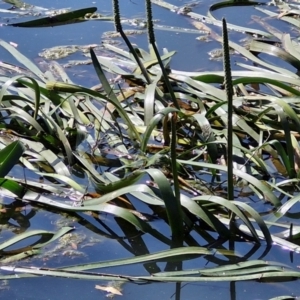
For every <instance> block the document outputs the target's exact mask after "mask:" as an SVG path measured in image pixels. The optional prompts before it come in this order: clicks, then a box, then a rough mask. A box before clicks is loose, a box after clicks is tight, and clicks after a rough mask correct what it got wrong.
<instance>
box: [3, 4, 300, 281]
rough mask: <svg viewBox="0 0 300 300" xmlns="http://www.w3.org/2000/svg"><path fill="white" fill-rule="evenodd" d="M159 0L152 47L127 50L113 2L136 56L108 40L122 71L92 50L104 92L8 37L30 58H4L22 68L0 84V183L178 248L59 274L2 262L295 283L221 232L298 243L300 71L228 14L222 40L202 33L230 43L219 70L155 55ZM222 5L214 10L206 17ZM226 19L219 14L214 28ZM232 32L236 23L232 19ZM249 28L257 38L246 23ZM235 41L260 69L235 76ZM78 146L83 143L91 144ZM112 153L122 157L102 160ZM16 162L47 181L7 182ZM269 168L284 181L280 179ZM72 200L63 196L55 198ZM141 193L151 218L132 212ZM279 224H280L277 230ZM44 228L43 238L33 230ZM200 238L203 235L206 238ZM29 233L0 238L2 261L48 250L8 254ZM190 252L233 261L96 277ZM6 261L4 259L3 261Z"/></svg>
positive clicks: (25, 197)
mask: <svg viewBox="0 0 300 300" xmlns="http://www.w3.org/2000/svg"><path fill="white" fill-rule="evenodd" d="M158 2H160V4H162V3H164V2H163V1H158ZM151 3H156V1H149V0H148V1H146V13H147V18H148V22H147V24H148V29H147V31H148V38H149V52H147V51H145V50H143V49H139V48H134V47H133V46H132V44H131V43H130V41H129V39H128V38H127V36H126V34H125V33H124V31H123V28H122V23H121V18H120V11H119V6H118V1H117V0H114V1H113V7H114V20H115V27H116V31H117V32H119V33H120V34H121V36H122V38H123V39H124V41H125V43H126V45H127V47H128V49H129V52H127V51H125V50H122V49H120V48H118V47H114V46H111V45H109V46H107V47H109V49H110V51H112V52H113V53H115V55H117V56H118V62H119V65H123V66H124V68H121V67H120V66H119V65H118V64H115V63H114V62H115V61H116V60H114V59H111V60H108V59H104V58H103V57H101V56H97V55H96V54H95V52H94V51H93V49H92V48H91V49H90V55H91V61H92V63H93V66H94V69H95V71H96V74H97V76H98V78H99V80H100V82H101V85H102V86H101V89H99V90H97V91H96V90H95V89H93V88H88V87H83V86H79V85H77V84H75V83H73V82H72V81H71V79H70V78H69V77H68V76H67V74H66V73H65V71H64V69H63V68H61V66H60V65H59V64H58V63H52V64H51V67H52V69H53V70H55V71H56V73H58V74H59V77H60V79H59V80H57V74H54V72H53V73H52V72H51V70H50V69H49V70H48V71H47V72H46V73H44V72H42V71H41V70H40V69H39V67H38V66H37V65H35V64H34V63H32V62H31V61H30V60H28V59H27V58H26V57H24V56H23V55H22V54H21V53H20V52H18V51H17V50H16V49H15V48H14V47H12V46H11V45H9V44H8V43H6V42H4V41H0V45H1V46H2V47H4V48H5V49H6V50H8V51H9V52H10V53H11V54H12V55H13V56H14V57H15V58H16V59H17V60H18V61H19V62H20V63H22V64H23V66H24V68H23V69H20V68H12V67H11V65H6V64H2V65H1V66H2V68H3V69H4V70H12V71H14V72H15V74H14V75H15V76H11V75H7V76H3V77H1V78H0V80H1V84H2V89H1V92H0V101H1V111H0V112H1V118H2V122H1V130H2V131H1V135H0V142H1V145H2V148H3V149H2V150H1V153H0V154H1V155H0V163H1V164H0V174H1V176H0V177H1V178H0V181H1V184H2V187H3V188H5V189H6V190H8V191H9V192H10V193H11V194H13V196H14V197H16V199H17V201H20V203H22V202H24V201H26V202H30V203H32V205H43V206H44V207H49V208H52V209H53V208H54V209H56V210H58V211H68V212H72V213H79V212H87V211H88V212H95V213H109V214H112V215H114V216H115V217H117V218H120V219H122V220H125V221H126V222H128V223H130V224H132V225H133V228H134V229H132V230H136V231H135V233H138V234H144V233H148V234H150V235H152V236H153V237H155V238H156V239H157V240H158V241H160V242H161V243H164V244H165V245H167V247H169V248H170V249H169V250H165V251H162V252H158V253H150V254H145V255H141V256H137V257H134V258H130V259H128V258H127V259H126V260H115V261H105V262H96V263H93V264H87V265H80V266H75V267H65V268H60V269H47V268H44V269H43V270H38V269H34V268H30V267H18V268H15V267H12V266H2V267H0V268H1V269H2V270H10V271H14V272H20V273H25V275H24V276H29V274H31V275H32V274H33V275H49V276H60V277H68V278H81V279H96V280H98V279H99V278H100V277H101V279H102V280H120V281H133V282H153V281H164V282H166V281H173V282H182V281H190V282H192V281H208V280H211V281H212V280H214V281H224V280H227V281H230V280H231V281H238V280H249V279H252V280H253V279H268V280H272V279H273V278H278V277H280V278H298V277H299V274H300V273H299V272H298V271H294V270H289V269H282V268H281V267H280V266H277V265H276V264H274V265H270V264H268V263H266V262H264V261H262V260H255V261H244V259H243V257H238V255H237V254H236V253H234V251H232V250H231V249H230V250H227V249H223V248H222V247H218V246H219V245H221V244H222V242H223V241H224V240H225V239H230V240H231V241H237V240H239V239H241V238H242V239H244V240H246V241H251V242H252V243H253V245H256V244H260V243H261V242H262V241H263V243H266V244H267V246H268V247H271V245H272V244H273V243H274V242H275V243H277V244H279V245H281V246H282V247H285V248H287V249H289V250H291V251H296V252H298V251H299V246H298V245H297V244H296V243H294V242H293V237H295V236H297V235H299V226H292V225H285V224H281V223H279V222H278V221H279V219H280V218H282V217H283V216H284V215H285V214H286V213H287V212H288V211H289V209H290V208H291V207H293V206H294V205H295V204H296V203H297V202H298V201H299V196H298V195H295V196H294V195H293V193H294V192H295V191H297V190H298V188H299V186H298V176H299V153H300V151H299V145H298V141H297V140H298V139H299V137H300V135H299V128H300V123H299V117H298V114H299V99H298V97H296V96H299V93H300V92H299V90H298V89H299V78H298V75H297V74H294V73H293V72H291V71H289V70H286V69H283V68H279V67H278V66H274V65H271V64H267V63H266V62H264V61H263V60H261V59H260V58H259V57H257V56H255V55H253V54H252V52H259V50H258V49H261V50H260V52H266V51H269V50H270V48H269V42H270V41H268V40H266V41H265V42H264V41H258V40H253V42H251V45H250V50H248V49H246V47H243V46H240V45H238V44H236V43H234V42H231V41H229V40H228V32H227V25H226V21H225V20H223V22H222V24H223V38H222V37H220V36H219V35H218V34H217V33H216V32H214V31H213V30H212V29H210V28H209V29H208V31H209V32H210V36H211V37H212V38H213V39H215V40H217V41H219V42H221V43H222V44H223V60H224V70H223V71H222V72H209V71H207V72H181V71H177V70H172V69H171V66H170V61H171V57H172V56H173V55H174V52H168V51H167V50H164V52H163V54H162V55H161V54H160V53H159V48H158V46H157V45H156V40H155V34H154V30H153V26H154V25H153V22H152V19H153V16H152V8H151ZM237 3H238V2H236V1H233V2H231V4H232V5H237ZM239 4H241V3H239ZM243 4H245V5H248V4H249V2H243ZM219 5H221V4H219ZM249 5H250V4H249ZM251 5H253V4H252V3H251ZM217 8H218V6H216V5H214V6H212V7H211V9H210V11H211V12H212V11H213V10H215V9H217ZM219 8H220V7H219ZM172 9H174V6H172ZM189 14H190V12H187V13H186V15H189ZM192 16H194V15H192ZM194 17H195V16H194ZM208 19H209V18H208ZM210 19H212V17H210ZM254 19H255V18H254ZM288 20H289V21H291V20H290V19H288ZM258 21H259V22H262V21H261V20H258ZM219 22H220V21H216V20H215V21H213V22H212V24H216V25H219V24H220V23H219ZM194 24H195V25H196V26H199V24H196V23H194ZM202 25H203V24H202ZM202 25H201V26H202ZM203 26H206V25H203ZM228 28H230V29H233V30H234V29H239V28H237V27H235V26H232V25H230V24H229V26H228ZM266 30H267V31H270V33H263V34H264V35H265V36H271V35H272V34H274V30H272V29H270V27H267V28H266ZM245 31H247V32H250V33H254V32H256V33H257V31H254V30H252V29H247V30H245ZM271 31H272V32H271ZM259 33H262V32H259ZM276 35H277V36H279V34H278V33H276ZM280 39H281V43H282V45H283V47H284V51H285V52H284V54H285V55H284V56H283V57H284V58H286V59H287V60H288V61H292V63H293V65H294V66H298V65H299V57H300V55H299V53H298V49H297V48H296V49H295V48H294V46H295V45H296V44H295V41H293V40H292V39H291V37H290V36H289V35H286V34H281V35H280ZM272 47H275V49H276V46H274V45H273V46H272ZM230 48H231V49H234V50H236V51H237V52H239V54H240V55H242V56H245V57H246V58H248V59H249V60H250V61H253V62H254V63H255V64H257V65H260V66H261V67H258V66H251V65H249V64H248V65H246V64H239V65H240V66H241V67H243V68H245V69H246V70H247V71H235V70H231V66H230V55H229V52H230ZM277 48H278V49H276V50H272V54H278V56H280V57H282V53H283V52H282V51H283V49H281V48H279V47H277ZM251 49H252V50H251ZM272 49H273V48H272ZM251 51H252V52H251ZM291 56H292V57H293V59H292V60H291ZM120 62H121V63H120ZM128 70H131V71H128ZM106 72H111V73H113V74H116V75H121V77H122V78H123V79H124V82H123V83H122V85H115V84H112V83H111V82H109V81H108V80H107V76H106ZM217 84H221V85H222V88H220V87H218V86H217ZM223 85H224V86H225V89H223ZM132 86H135V88H132ZM260 86H262V88H260ZM15 140H17V141H15ZM100 143H101V144H104V145H105V146H106V148H107V149H103V147H102V146H101V145H100ZM83 144H85V145H88V147H85V149H84V150H82V145H83ZM107 154H109V155H110V156H113V157H114V158H113V159H112V158H108V157H106V156H107ZM16 164H21V165H22V167H23V168H24V169H28V170H30V171H32V172H34V173H35V174H37V175H38V176H41V177H42V178H44V180H45V182H42V183H41V182H37V181H34V180H27V178H22V177H20V178H15V177H14V178H12V177H10V176H8V175H9V172H10V170H11V169H12V168H13V167H14V166H16ZM271 164H272V167H273V169H272V168H271V167H270V165H271ZM274 168H275V169H276V172H277V173H280V174H281V175H283V176H285V177H286V180H284V181H281V180H279V181H278V178H277V177H276V174H274V173H275V172H274ZM76 172H78V173H79V172H80V174H83V176H86V177H88V178H89V180H90V182H92V185H91V186H88V187H86V186H82V185H80V184H78V182H76V176H74V173H76ZM291 188H293V189H291ZM244 190H246V193H248V194H251V195H256V197H257V199H261V200H262V201H264V202H265V203H267V205H268V206H270V207H271V208H272V209H273V211H271V212H270V213H269V215H268V217H263V216H262V215H261V214H260V213H259V212H258V211H256V210H255V209H254V208H252V207H251V205H250V204H248V203H245V202H244V201H241V200H243V199H241V198H243V192H244ZM54 194H55V195H58V196H57V199H55V200H53V198H52V197H51V196H52V195H54ZM236 194H239V196H238V197H237V196H236ZM65 197H67V198H68V201H67V202H65V201H61V200H64V199H65ZM283 197H284V198H285V199H286V202H285V203H284V204H282V198H283ZM133 199H135V200H138V201H140V203H141V204H142V205H141V206H142V207H144V208H145V209H147V210H151V211H152V212H153V213H152V214H146V213H143V212H142V211H139V210H137V209H136V208H135V205H134V201H133ZM156 218H159V219H161V220H164V221H165V222H166V223H167V224H168V225H169V226H170V236H171V238H170V237H169V236H165V235H164V234H163V233H161V232H160V231H159V230H157V229H156V227H155V226H153V223H152V222H154V220H155V219H156ZM291 224H292V223H291ZM272 226H277V227H279V228H284V230H283V231H282V232H280V233H278V232H277V233H273V232H271V229H270V228H271V227H272ZM233 229H234V230H233ZM69 230H70V228H65V229H63V230H62V231H59V232H58V233H57V234H55V233H54V232H51V233H49V234H50V237H52V239H51V238H50V240H49V242H50V241H52V240H53V238H54V237H55V238H57V237H59V236H61V235H62V234H64V233H66V232H68V231H69ZM36 234H38V235H47V234H46V233H45V232H35V233H33V235H36ZM29 235H30V234H29ZM192 235H193V236H194V237H195V236H197V237H198V238H199V240H200V239H201V238H203V239H204V240H206V241H207V243H205V245H201V243H200V242H198V241H196V240H195V239H194V238H192ZM27 237H28V235H21V236H19V237H18V238H17V239H13V240H8V241H7V242H6V243H3V244H1V245H0V251H2V254H3V255H4V256H9V255H10V257H9V259H10V261H18V260H20V259H23V258H24V257H26V256H28V255H35V254H36V253H37V252H36V250H37V249H39V248H41V247H42V246H44V245H45V244H43V243H39V244H38V246H37V245H36V244H35V245H31V244H30V245H28V247H27V248H26V250H24V249H23V248H20V249H19V250H17V252H18V253H17V254H16V253H14V255H11V253H6V252H5V249H6V248H7V247H9V246H10V245H12V244H14V243H16V242H19V241H23V240H24V239H26V238H27ZM220 240H221V241H222V242H220ZM191 245H193V246H191ZM195 245H197V246H195ZM28 250H30V251H31V252H28ZM15 255H17V256H15ZM192 255H206V257H208V260H209V259H211V260H212V259H213V257H214V256H215V255H220V256H225V257H228V256H230V257H234V258H235V259H236V261H238V262H239V263H238V264H236V263H233V264H229V265H226V266H218V267H214V268H211V269H206V268H205V269H204V268H199V269H196V270H184V271H182V270H178V268H177V269H176V268H175V267H174V271H172V272H156V273H155V274H151V276H129V275H122V276H121V275H119V274H115V275H114V274H105V273H91V272H90V270H93V269H100V268H103V267H108V266H117V265H125V264H131V263H138V262H142V263H145V262H149V261H158V260H161V259H165V260H168V259H170V258H172V259H173V258H174V257H175V258H178V259H179V260H180V259H182V260H184V259H188V258H190V257H191V256H192ZM7 260H8V258H7V257H5V258H4V262H7ZM3 278H6V277H5V276H3Z"/></svg>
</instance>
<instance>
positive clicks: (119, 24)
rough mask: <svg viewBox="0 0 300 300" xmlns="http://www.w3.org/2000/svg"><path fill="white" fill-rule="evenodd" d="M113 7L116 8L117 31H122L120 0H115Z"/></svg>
mask: <svg viewBox="0 0 300 300" xmlns="http://www.w3.org/2000/svg"><path fill="white" fill-rule="evenodd" d="M113 9H114V19H115V20H114V21H115V28H116V31H117V32H120V31H122V25H121V18H120V7H119V0H113Z"/></svg>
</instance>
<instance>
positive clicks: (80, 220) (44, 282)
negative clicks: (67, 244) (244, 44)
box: [0, 0, 300, 300]
mask: <svg viewBox="0 0 300 300" xmlns="http://www.w3.org/2000/svg"><path fill="white" fill-rule="evenodd" d="M120 2H121V3H120V7H121V11H122V14H123V16H124V17H144V15H145V14H144V3H143V1H141V0H132V1H130V0H120ZM170 2H172V3H173V4H175V5H182V4H183V3H184V2H183V1H181V0H176V1H175V0H173V1H170ZM203 2H204V1H203ZM31 3H32V4H35V5H38V6H43V7H49V8H64V7H72V8H73V9H77V8H82V7H89V6H97V7H98V10H99V12H102V13H104V14H110V13H111V10H112V9H111V1H107V0H98V1H96V3H95V1H89V0H81V1H72V0H65V1H58V0H56V1H41V0H39V1H38V0H35V1H31ZM210 3H212V1H205V2H204V3H201V4H200V5H199V6H198V7H196V8H195V11H196V12H198V13H202V14H205V13H206V11H207V9H208V7H209V5H210ZM8 7H9V5H7V4H5V3H1V2H0V8H8ZM238 9H239V10H240V11H243V12H245V11H246V10H247V11H248V10H249V12H251V13H253V11H252V8H247V9H246V8H238ZM153 13H154V18H156V19H159V20H160V23H159V24H165V25H174V26H181V27H188V28H191V25H190V20H189V19H188V18H186V17H184V16H180V15H176V14H174V13H171V12H169V11H166V10H164V9H163V8H160V7H156V6H153ZM256 14H257V15H259V13H258V12H256ZM215 15H216V16H217V17H218V18H221V17H222V16H224V15H225V16H226V17H228V20H229V21H231V22H234V23H235V24H238V25H244V26H247V25H248V26H250V25H251V27H253V28H258V29H262V28H260V27H259V26H257V25H255V24H250V25H249V22H250V18H249V19H248V18H247V20H245V18H244V17H243V16H241V17H240V18H236V17H235V16H236V12H235V10H232V9H224V10H222V11H218V12H216V13H215ZM4 17H6V16H2V17H1V14H0V23H1V22H3V23H5V22H6V19H4ZM10 17H11V16H10ZM21 20H25V18H24V17H22V18H18V19H11V20H10V21H11V22H19V21H21ZM283 26H284V25H283ZM108 30H113V24H112V23H109V22H85V23H79V24H73V25H66V26H61V27H54V28H33V29H26V28H15V27H8V26H2V27H0V31H1V38H2V39H4V40H5V41H7V42H14V43H17V44H18V47H17V49H18V50H19V51H20V52H21V53H23V54H24V55H26V56H28V57H29V58H30V59H32V60H34V61H38V60H37V58H38V53H39V52H40V51H42V50H43V49H44V48H49V47H52V46H57V45H73V44H75V45H77V44H79V45H86V44H90V43H100V42H101V36H102V33H103V32H104V31H108ZM215 30H216V31H218V30H219V31H220V29H218V28H215ZM231 36H232V37H233V38H234V39H237V38H238V35H235V34H233V33H231ZM195 37H196V36H195V35H190V34H184V33H179V34H178V33H176V32H168V31H157V32H156V38H157V43H158V46H159V48H160V49H162V48H168V50H176V51H177V54H176V56H175V57H174V59H173V61H172V65H171V66H172V68H174V69H180V70H187V71H196V70H221V69H222V62H213V61H209V60H208V54H207V52H208V51H209V50H211V49H213V48H216V47H220V45H219V44H218V43H216V42H209V43H204V42H203V43H200V42H198V41H197V40H196V39H195ZM130 40H131V41H132V42H134V43H136V44H138V45H139V46H140V47H141V48H144V49H146V47H147V37H146V36H145V35H143V36H137V37H130ZM122 46H123V45H122ZM0 54H1V60H2V61H6V62H10V63H16V62H15V61H14V60H13V58H12V57H11V55H10V54H9V53H8V52H6V51H5V50H3V49H0ZM78 56H79V55H75V56H74V57H76V58H77V59H78V58H80V56H79V57H78ZM71 59H74V58H73V57H72V58H71ZM82 59H84V58H82ZM67 60H68V59H63V60H62V61H61V62H66V61H67ZM78 70H83V71H85V73H83V75H82V76H78V74H77V73H78ZM67 71H68V72H69V75H70V76H72V79H73V80H74V81H75V82H76V83H78V84H89V85H94V84H96V83H97V80H96V77H93V75H91V74H94V73H93V72H94V71H93V70H92V67H91V66H87V67H78V69H76V67H74V68H71V69H70V70H67ZM78 180H79V179H78ZM80 180H81V183H84V181H85V179H80ZM86 183H87V182H86ZM3 201H4V203H5V204H6V205H8V204H9V203H11V202H12V200H11V199H4V200H3ZM32 211H33V212H34V214H33V216H31V215H30V212H32ZM60 219H66V222H68V225H71V226H74V227H75V231H74V232H77V233H79V234H80V235H85V236H86V237H87V241H85V242H84V243H82V244H79V245H78V250H80V251H83V252H84V253H85V256H84V257H66V256H63V255H61V256H58V257H54V258H52V259H50V260H41V259H39V258H38V257H34V258H32V259H30V260H28V261H24V262H19V263H18V264H17V265H33V266H37V267H58V266H65V265H74V264H77V263H88V262H93V261H105V260H108V259H118V258H126V257H132V256H134V255H141V254H146V253H147V252H149V253H151V252H154V251H160V250H164V249H168V246H167V245H165V244H164V243H162V242H159V241H158V240H157V239H155V238H153V237H152V236H150V235H149V234H144V235H142V236H139V232H137V230H135V229H134V228H132V227H131V226H129V225H128V226H127V227H126V226H124V223H118V221H119V220H116V219H115V218H113V217H112V216H109V215H104V214H102V215H100V216H99V218H93V217H91V216H89V215H83V214H82V215H81V216H76V215H74V216H69V217H67V216H66V215H65V216H61V215H60V214H59V213H58V212H57V211H49V210H46V209H43V208H41V207H39V208H37V207H31V206H30V205H28V206H27V207H26V208H25V209H24V210H23V211H21V212H19V213H18V214H16V218H15V219H13V218H12V219H11V220H10V222H11V223H12V224H14V225H15V226H17V227H20V228H22V226H23V227H24V224H27V226H28V228H27V229H46V230H57V229H58V228H59V226H58V225H57V224H56V221H57V220H60ZM20 220H23V222H20ZM25 221H26V222H27V223H26V222H25ZM151 225H152V226H153V227H154V228H156V229H157V230H160V231H161V232H163V233H164V234H165V235H166V236H167V237H169V236H170V232H169V227H168V226H167V225H166V224H164V222H163V221H154V222H152V224H151ZM106 226H107V227H106ZM108 228H109V229H108ZM14 234H15V233H13V232H12V229H6V230H4V229H3V235H1V237H2V239H0V242H2V241H3V240H4V239H6V238H8V237H10V236H13V235H14ZM126 236H127V237H128V238H126ZM90 238H98V239H100V241H98V242H96V243H95V244H94V245H88V246H86V244H88V239H90ZM195 239H197V242H198V243H199V245H205V244H206V243H207V242H206V241H205V240H204V238H203V240H201V239H200V238H199V236H198V235H195ZM224 246H225V247H228V245H227V244H224ZM235 247H236V252H237V253H239V254H240V256H241V257H243V256H244V255H247V253H251V251H252V253H251V255H250V254H249V259H260V258H262V259H265V260H271V261H272V260H274V261H275V260H278V258H280V262H282V263H285V264H288V265H290V266H293V267H296V266H298V265H300V256H299V254H296V253H294V254H293V260H292V261H291V256H290V253H289V252H288V251H286V250H283V249H281V248H279V247H273V248H272V249H271V250H270V252H268V253H267V254H265V255H263V253H264V251H265V246H262V247H260V248H258V249H256V250H253V244H252V243H236V245H235ZM49 248H51V247H50V246H49ZM262 255H263V257H262ZM219 259H220V261H219V262H220V264H222V263H228V259H227V258H226V257H219ZM214 265H216V262H215V261H214V260H213V259H212V260H211V261H210V259H209V258H208V257H202V258H197V259H193V260H189V261H186V262H184V264H183V266H184V268H197V267H199V268H200V267H204V266H206V267H212V266H214ZM148 267H149V266H146V265H145V266H144V265H142V264H140V265H134V266H126V267H122V268H121V267H119V268H112V269H103V270H100V272H107V273H116V274H118V273H121V274H133V275H149V272H150V270H151V268H149V269H147V268H148ZM150 267H152V269H153V270H156V272H157V271H158V270H161V271H163V270H164V269H165V268H166V263H164V262H160V263H156V264H153V265H152V266H150ZM147 270H148V271H147ZM96 284H99V285H105V284H106V282H101V280H99V281H84V280H71V279H61V278H50V277H39V278H24V279H15V280H11V281H10V282H9V285H8V288H7V289H4V288H3V289H2V288H1V285H0V299H3V300H8V299H9V300H23V299H24V300H44V299H45V300H62V299H64V300H65V299H72V300H77V299H78V300H80V299H87V300H92V299H106V297H105V292H102V291H99V290H96V289H95V285H96ZM298 285H299V283H298V282H297V281H296V282H286V283H257V282H255V281H251V282H238V283H235V284H232V283H229V282H222V283H217V282H203V283H189V284H186V283H182V284H181V285H180V286H177V287H176V284H174V283H168V284H163V283H153V284H147V285H136V284H131V283H127V284H125V285H124V286H123V296H122V297H121V298H120V299H123V300H127V299H128V300H135V299H137V300H140V299H141V300H152V299H161V300H168V299H187V300H193V299H224V300H226V299H231V300H232V299H243V300H248V299H249V300H253V299H255V298H261V299H269V298H271V297H275V296H279V295H283V294H289V295H292V294H293V293H294V294H295V295H298V296H299V288H298ZM176 288H177V293H176ZM116 297H119V296H116Z"/></svg>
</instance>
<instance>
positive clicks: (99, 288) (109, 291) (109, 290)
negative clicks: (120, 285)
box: [95, 285, 123, 296]
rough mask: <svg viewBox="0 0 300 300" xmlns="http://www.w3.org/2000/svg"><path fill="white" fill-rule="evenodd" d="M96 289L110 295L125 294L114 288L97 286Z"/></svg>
mask: <svg viewBox="0 0 300 300" xmlns="http://www.w3.org/2000/svg"><path fill="white" fill-rule="evenodd" d="M95 288H96V289H97V290H101V291H105V292H108V293H111V294H114V295H119V296H123V294H122V293H121V292H120V291H119V290H118V289H116V288H115V287H113V286H101V285H96V286H95Z"/></svg>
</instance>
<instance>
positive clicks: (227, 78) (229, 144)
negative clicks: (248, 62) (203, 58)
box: [222, 18, 234, 200]
mask: <svg viewBox="0 0 300 300" xmlns="http://www.w3.org/2000/svg"><path fill="white" fill-rule="evenodd" d="M222 22H223V58H224V59H223V60H224V65H223V67H224V73H225V75H224V84H225V90H226V96H227V103H228V124H227V167H228V170H227V175H228V200H233V199H234V188H233V163H232V162H233V157H232V147H233V138H232V133H233V125H232V113H233V105H232V98H233V87H232V77H231V67H230V53H229V45H228V31H227V24H226V20H225V19H224V18H223V20H222Z"/></svg>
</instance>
